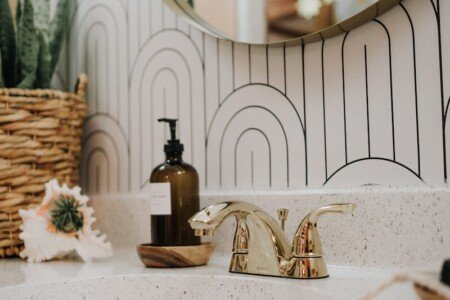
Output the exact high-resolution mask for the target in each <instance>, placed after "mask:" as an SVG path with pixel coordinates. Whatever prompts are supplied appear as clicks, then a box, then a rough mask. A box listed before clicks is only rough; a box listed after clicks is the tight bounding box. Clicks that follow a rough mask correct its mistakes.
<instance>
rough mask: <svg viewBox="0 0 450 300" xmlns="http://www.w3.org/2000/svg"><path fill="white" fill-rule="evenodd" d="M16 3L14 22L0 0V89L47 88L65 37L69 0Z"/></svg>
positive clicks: (7, 1)
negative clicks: (52, 11)
mask: <svg viewBox="0 0 450 300" xmlns="http://www.w3.org/2000/svg"><path fill="white" fill-rule="evenodd" d="M51 1H53V0H18V5H17V12H16V19H15V21H14V18H13V13H12V11H11V7H10V5H9V0H0V88H2V87H7V88H11V87H17V88H24V89H33V88H43V89H46V88H50V81H51V78H52V76H53V73H54V71H55V68H56V64H57V62H58V59H59V53H60V52H61V47H62V43H63V40H64V37H65V33H66V31H67V30H66V29H67V22H68V17H69V1H70V0H58V2H57V4H56V10H55V13H54V16H53V17H50V4H51V3H50V2H51Z"/></svg>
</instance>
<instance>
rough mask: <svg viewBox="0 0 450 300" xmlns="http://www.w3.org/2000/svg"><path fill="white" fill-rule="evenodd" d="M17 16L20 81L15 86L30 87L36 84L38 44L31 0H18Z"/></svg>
mask: <svg viewBox="0 0 450 300" xmlns="http://www.w3.org/2000/svg"><path fill="white" fill-rule="evenodd" d="M17 17H18V20H17V50H18V51H17V53H18V69H19V82H20V83H19V84H18V85H17V87H18V88H23V89H32V88H34V87H35V86H36V73H37V69H38V58H39V46H40V45H39V35H38V33H37V30H36V27H35V26H34V14H33V5H32V4H31V0H20V2H19V9H18V13H17Z"/></svg>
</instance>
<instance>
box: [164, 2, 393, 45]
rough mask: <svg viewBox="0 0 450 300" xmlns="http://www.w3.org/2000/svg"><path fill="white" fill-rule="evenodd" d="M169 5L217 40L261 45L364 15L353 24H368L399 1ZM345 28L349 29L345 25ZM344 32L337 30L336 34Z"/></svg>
mask: <svg viewBox="0 0 450 300" xmlns="http://www.w3.org/2000/svg"><path fill="white" fill-rule="evenodd" d="M168 2H169V3H171V2H172V3H171V4H172V5H175V6H176V7H177V9H178V10H181V11H183V12H184V14H185V15H187V16H188V17H189V18H190V19H191V20H193V21H195V22H196V23H198V24H200V25H202V26H203V27H204V28H206V29H207V30H208V31H209V32H212V33H215V34H216V35H218V36H221V37H226V38H229V39H232V40H235V41H241V42H245V43H253V44H263V43H277V42H284V41H287V40H292V39H297V38H300V37H305V36H308V35H311V34H313V33H317V32H320V31H322V30H324V29H326V28H330V27H332V26H334V25H337V24H339V23H341V22H343V21H346V20H348V19H349V18H352V17H354V16H356V15H358V14H359V13H361V12H364V14H365V16H364V17H363V18H358V20H356V21H354V22H353V23H358V24H357V25H360V23H362V22H361V19H364V20H365V21H367V20H370V19H372V18H374V17H376V16H377V15H378V14H379V13H381V12H382V11H384V10H387V8H390V7H391V6H393V5H395V4H396V3H398V2H399V0H397V1H395V0H168ZM379 6H380V7H379ZM368 8H371V9H372V10H370V9H368ZM355 19H357V18H355ZM350 25H351V24H350ZM354 27H356V26H354ZM347 28H350V26H348V24H347ZM347 28H340V29H339V32H337V33H340V32H342V31H345V30H346V29H347ZM335 31H336V30H335ZM331 35H334V34H331ZM318 38H321V37H320V36H319V37H318ZM316 39H317V38H316Z"/></svg>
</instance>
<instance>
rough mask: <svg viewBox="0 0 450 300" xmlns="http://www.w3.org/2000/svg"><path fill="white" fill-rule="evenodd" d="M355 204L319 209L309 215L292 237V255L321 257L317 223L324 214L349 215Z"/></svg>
mask: <svg viewBox="0 0 450 300" xmlns="http://www.w3.org/2000/svg"><path fill="white" fill-rule="evenodd" d="M355 207H356V204H352V203H342V204H331V205H327V206H323V207H319V208H317V209H315V210H313V211H312V212H311V213H309V214H308V215H307V216H306V217H305V218H304V219H303V221H302V222H301V223H300V226H299V227H298V229H297V233H296V234H295V237H294V245H293V249H292V250H293V253H292V254H293V255H294V256H297V257H305V256H306V257H319V256H322V255H323V252H322V243H321V241H320V237H319V232H318V231H317V221H318V219H319V216H321V215H322V214H324V213H342V214H348V213H351V212H352V211H353V210H354V209H355Z"/></svg>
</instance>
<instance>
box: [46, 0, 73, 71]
mask: <svg viewBox="0 0 450 300" xmlns="http://www.w3.org/2000/svg"><path fill="white" fill-rule="evenodd" d="M68 24H69V1H68V0H58V3H57V5H56V12H55V16H54V17H53V19H52V20H51V22H50V29H49V50H50V53H51V55H52V62H51V67H50V72H51V74H53V72H54V71H55V68H56V64H57V63H58V60H59V54H60V52H61V48H62V43H63V41H64V38H65V34H66V32H67V28H68Z"/></svg>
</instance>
